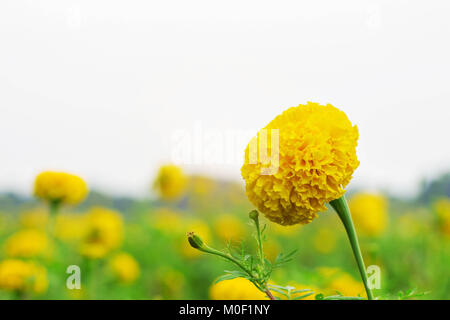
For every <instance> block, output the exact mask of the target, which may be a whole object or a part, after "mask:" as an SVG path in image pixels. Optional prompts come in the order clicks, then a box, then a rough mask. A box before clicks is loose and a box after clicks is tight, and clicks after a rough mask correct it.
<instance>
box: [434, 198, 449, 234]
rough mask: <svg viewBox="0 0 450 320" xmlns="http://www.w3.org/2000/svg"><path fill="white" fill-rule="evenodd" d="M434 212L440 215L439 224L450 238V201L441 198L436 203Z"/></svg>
mask: <svg viewBox="0 0 450 320" xmlns="http://www.w3.org/2000/svg"><path fill="white" fill-rule="evenodd" d="M434 210H435V211H436V213H437V215H438V222H439V226H440V228H441V231H442V233H443V234H444V235H446V236H450V199H449V198H441V199H439V200H437V201H436V202H435V203H434Z"/></svg>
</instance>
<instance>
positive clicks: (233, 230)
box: [214, 214, 245, 241]
mask: <svg viewBox="0 0 450 320" xmlns="http://www.w3.org/2000/svg"><path fill="white" fill-rule="evenodd" d="M214 232H215V234H216V235H217V236H218V237H219V238H220V239H221V240H222V241H230V240H232V241H239V240H242V238H243V237H244V235H245V227H244V225H243V224H242V221H241V220H239V219H237V218H236V217H235V216H233V215H231V214H223V215H221V216H219V217H218V218H217V220H216V221H215V223H214Z"/></svg>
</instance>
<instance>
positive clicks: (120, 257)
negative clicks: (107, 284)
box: [109, 252, 140, 283]
mask: <svg viewBox="0 0 450 320" xmlns="http://www.w3.org/2000/svg"><path fill="white" fill-rule="evenodd" d="M109 263H110V267H111V270H112V271H113V273H114V274H115V276H116V277H117V278H118V279H119V280H120V281H121V282H123V283H131V282H134V281H135V280H136V279H137V278H138V277H139V273H140V270H139V264H138V262H137V261H136V259H134V258H133V257H132V256H131V255H130V254H128V253H125V252H122V253H118V254H116V255H115V256H114V257H113V258H112V259H111V260H110V262H109Z"/></svg>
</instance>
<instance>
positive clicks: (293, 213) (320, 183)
mask: <svg viewBox="0 0 450 320" xmlns="http://www.w3.org/2000/svg"><path fill="white" fill-rule="evenodd" d="M276 129H278V135H279V139H278V140H279V153H278V154H279V163H278V166H277V163H271V165H272V166H275V169H278V170H275V171H276V172H273V173H269V174H262V170H264V169H268V165H266V164H263V163H262V162H264V160H265V159H261V153H262V154H266V155H269V156H270V155H271V154H272V152H277V150H276V146H274V151H272V145H271V144H272V135H273V134H276V133H277V131H272V130H276ZM266 137H267V138H266ZM260 139H263V140H261V141H263V142H265V141H264V140H267V150H259V149H260V143H261V141H258V140H260ZM357 140H358V128H357V127H356V126H352V124H351V122H350V121H349V120H348V118H347V116H346V115H345V113H344V112H342V111H340V110H338V109H337V108H335V107H333V106H332V105H330V104H327V105H326V106H322V105H320V104H318V103H312V102H308V103H307V104H306V105H299V106H298V107H292V108H289V109H288V110H286V111H284V112H283V113H282V114H281V115H279V116H277V117H276V118H275V119H274V120H272V121H271V122H270V123H269V124H268V125H267V126H266V127H264V129H263V130H261V131H260V132H258V135H257V137H255V138H253V139H252V141H250V143H249V145H248V146H247V148H246V150H245V163H244V165H243V166H242V169H241V174H242V177H243V178H244V180H245V183H246V191H247V196H248V198H249V199H250V201H251V202H252V203H253V204H254V205H255V206H256V207H257V208H258V209H259V211H261V212H262V213H263V214H264V215H265V216H266V217H267V218H268V219H269V220H271V221H273V222H276V223H279V224H281V225H292V224H298V223H301V224H306V223H309V222H311V221H312V220H313V219H314V218H315V217H316V216H317V212H319V211H325V210H326V207H325V203H328V202H330V201H331V200H334V199H337V198H340V197H341V196H342V195H343V194H344V193H345V191H344V188H345V186H346V185H347V184H348V183H349V182H350V179H351V178H352V175H353V172H354V171H355V169H356V168H357V167H358V165H359V161H358V159H357V158H356V145H357ZM258 142H259V143H258ZM251 146H252V147H251ZM266 151H267V152H266ZM257 159H258V161H256V160H257ZM255 162H257V163H255ZM277 167H278V168H277ZM264 173H267V172H264Z"/></svg>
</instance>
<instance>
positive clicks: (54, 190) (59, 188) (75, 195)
mask: <svg viewBox="0 0 450 320" xmlns="http://www.w3.org/2000/svg"><path fill="white" fill-rule="evenodd" d="M87 194H88V188H87V185H86V183H85V182H84V180H83V179H81V178H80V177H78V176H75V175H72V174H69V173H65V172H53V171H46V172H42V173H41V174H39V175H38V176H37V177H36V180H35V181H34V195H35V196H36V197H38V198H41V199H42V200H45V201H48V202H57V203H65V204H73V205H75V204H77V203H80V202H81V201H83V200H84V198H86V196H87Z"/></svg>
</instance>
